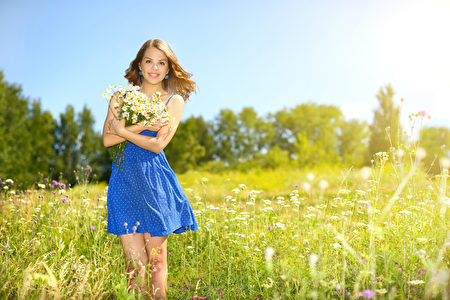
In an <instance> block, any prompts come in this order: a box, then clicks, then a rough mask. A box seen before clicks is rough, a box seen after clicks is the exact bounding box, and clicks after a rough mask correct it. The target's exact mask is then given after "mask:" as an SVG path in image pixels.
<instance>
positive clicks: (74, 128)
mask: <svg viewBox="0 0 450 300" xmlns="http://www.w3.org/2000/svg"><path fill="white" fill-rule="evenodd" d="M79 135H80V127H79V126H78V124H77V122H76V120H75V110H74V108H73V106H72V105H68V106H67V107H66V110H65V112H64V113H61V114H60V115H59V123H58V125H57V126H56V130H55V140H54V144H53V149H54V150H55V153H56V155H57V156H56V157H55V161H54V162H53V171H54V176H55V177H58V176H59V172H61V174H62V176H63V177H64V178H65V179H66V180H68V183H70V184H72V185H73V184H75V182H76V180H75V175H74V173H73V171H74V170H75V169H79V168H80V140H79Z"/></svg>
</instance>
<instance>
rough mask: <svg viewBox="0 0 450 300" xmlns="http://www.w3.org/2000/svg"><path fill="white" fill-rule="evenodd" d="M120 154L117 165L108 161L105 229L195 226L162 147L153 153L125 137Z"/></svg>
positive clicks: (159, 230) (164, 231)
mask: <svg viewBox="0 0 450 300" xmlns="http://www.w3.org/2000/svg"><path fill="white" fill-rule="evenodd" d="M172 96H173V95H172ZM172 96H171V97H170V98H169V100H168V101H167V103H166V105H167V104H168V103H169V101H170V99H171V98H172ZM140 134H141V135H145V136H153V137H154V136H156V134H157V132H156V131H150V130H145V131H143V132H141V133H140ZM124 158H125V159H124V161H123V162H122V163H121V164H120V165H119V167H117V165H116V163H115V162H113V163H112V171H111V178H110V180H109V187H108V195H107V207H108V232H109V233H112V234H116V235H122V234H127V233H133V232H137V233H144V232H149V233H150V235H151V236H166V235H169V234H171V233H176V234H180V233H183V232H185V231H187V230H192V231H195V230H197V229H198V225H197V222H196V220H195V217H194V213H193V211H192V207H191V205H190V203H189V200H188V199H187V197H186V195H185V194H184V192H183V189H182V188H181V185H180V182H179V181H178V179H177V177H176V175H175V173H174V172H173V170H172V168H171V167H170V166H169V163H168V162H167V159H166V156H165V155H164V151H161V152H160V153H159V154H156V153H154V152H151V151H149V150H146V149H143V148H141V147H139V146H137V145H135V144H133V143H131V142H130V141H128V142H127V145H126V146H125V149H124ZM122 164H123V171H122V172H121V169H122Z"/></svg>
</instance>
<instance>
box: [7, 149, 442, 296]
mask: <svg viewBox="0 0 450 300" xmlns="http://www.w3.org/2000/svg"><path fill="white" fill-rule="evenodd" d="M423 155H425V154H423V153H420V151H417V153H415V152H411V153H408V154H404V153H397V154H387V153H379V154H377V156H376V159H375V161H374V162H373V167H372V168H368V167H365V168H362V169H352V168H350V169H343V168H338V167H321V168H315V169H308V170H306V169H305V170H295V169H277V170H249V171H248V172H237V171H228V172H221V173H213V172H200V171H191V172H187V173H185V174H181V175H179V176H178V177H179V179H180V182H181V184H182V186H183V188H184V189H185V192H186V194H187V196H188V198H189V200H190V203H191V205H192V208H193V209H194V212H195V215H196V218H197V222H198V224H199V227H200V229H199V230H198V231H195V232H186V233H183V234H181V235H175V234H172V235H170V236H169V243H168V261H169V277H168V282H169V284H168V285H169V290H168V299H448V298H449V296H448V295H449V292H450V290H449V288H450V285H449V281H450V276H449V266H450V230H449V229H450V228H449V220H450V218H449V216H450V213H449V209H448V208H449V205H450V201H449V193H448V190H447V184H448V170H447V168H448V165H444V166H443V167H444V168H443V171H442V172H441V174H439V175H431V174H427V173H426V172H424V171H423V168H420V167H419V165H420V161H421V158H422V156H423ZM445 163H447V161H446V162H445ZM81 175H87V176H81ZM81 175H80V183H79V184H78V185H76V186H74V187H72V188H71V187H69V186H65V184H64V183H60V182H57V181H56V180H55V179H53V178H47V179H44V178H42V180H41V181H40V182H37V183H36V184H35V186H34V188H33V189H30V190H27V191H24V192H20V191H17V190H15V189H14V185H15V184H16V183H14V182H13V181H12V180H5V181H4V182H3V185H2V192H1V193H2V194H1V202H0V207H1V216H0V246H1V248H0V266H1V267H0V297H1V298H2V299H68V298H73V299H135V298H136V299H138V298H140V296H139V295H135V294H133V293H127V292H126V277H125V259H124V257H123V253H122V248H121V244H120V242H119V239H118V238H117V237H116V236H113V235H111V234H108V233H107V232H106V220H107V203H106V195H107V185H106V183H97V184H95V183H93V182H90V180H89V178H88V177H89V176H88V175H89V174H88V173H86V172H84V173H83V174H81ZM52 180H55V181H53V182H52Z"/></svg>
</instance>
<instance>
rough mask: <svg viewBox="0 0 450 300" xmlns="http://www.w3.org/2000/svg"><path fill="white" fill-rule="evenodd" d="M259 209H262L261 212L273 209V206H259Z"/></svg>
mask: <svg viewBox="0 0 450 300" xmlns="http://www.w3.org/2000/svg"><path fill="white" fill-rule="evenodd" d="M261 210H262V211H263V212H268V211H269V210H271V211H273V208H272V207H270V206H267V207H264V208H261Z"/></svg>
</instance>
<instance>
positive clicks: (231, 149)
mask: <svg viewBox="0 0 450 300" xmlns="http://www.w3.org/2000/svg"><path fill="white" fill-rule="evenodd" d="M394 94H395V92H394V89H393V87H392V86H391V85H390V84H388V85H386V86H384V87H381V88H380V90H379V92H378V94H377V95H376V97H377V99H378V101H379V107H378V108H377V109H376V110H374V117H373V121H372V124H367V122H365V121H360V120H357V119H349V120H348V119H345V117H344V115H343V113H342V111H341V110H340V109H339V107H337V106H333V105H321V104H316V103H313V102H308V103H303V104H299V105H297V106H295V107H292V108H285V109H283V110H280V111H277V112H273V113H270V114H268V115H266V116H258V114H257V112H256V111H255V109H253V108H252V107H245V108H243V109H242V111H241V112H238V113H236V112H233V111H232V110H229V109H222V110H221V111H220V112H219V113H218V115H217V116H216V117H215V118H214V120H204V119H203V118H202V117H190V118H187V119H185V120H183V121H182V122H181V124H180V126H179V128H178V131H177V133H176V135H175V137H174V138H173V140H172V141H171V142H170V144H169V145H168V146H167V147H166V149H165V150H164V152H165V154H166V156H167V159H168V160H169V162H170V164H171V166H172V168H173V169H174V171H175V172H177V173H183V172H186V171H187V170H192V169H199V170H206V171H210V172H221V171H224V170H238V171H243V172H246V171H249V170H254V169H258V168H261V169H277V168H304V167H317V166H340V167H362V166H364V165H371V161H372V157H373V155H374V154H375V153H377V152H389V151H391V150H392V149H402V148H405V147H406V148H407V147H408V141H407V137H408V134H407V133H406V131H405V130H404V129H403V128H402V127H401V125H400V123H399V118H400V107H398V106H397V105H396V104H395V102H394V100H393V96H394ZM0 107H1V108H2V109H1V110H0V178H1V179H6V178H12V179H14V180H15V182H17V183H20V184H21V186H19V187H18V188H28V187H30V186H32V185H33V184H35V183H37V182H39V181H42V179H43V178H44V177H49V178H51V179H59V180H65V181H66V182H68V183H69V184H71V185H74V184H75V183H76V182H77V181H78V176H80V174H78V173H77V172H78V171H79V170H83V169H86V168H88V169H90V168H92V172H93V176H94V180H95V181H108V180H109V174H110V171H111V160H110V158H109V153H108V149H107V148H105V147H104V146H103V143H102V137H101V132H95V131H94V130H93V125H94V122H95V121H96V120H94V118H93V115H92V113H91V111H90V110H89V108H87V107H84V108H83V110H82V111H81V112H75V110H74V108H73V106H71V105H69V106H67V107H66V110H65V111H64V112H63V113H61V114H60V115H59V116H57V117H54V116H52V115H51V113H50V112H49V111H42V109H41V102H40V100H30V99H28V98H27V97H25V96H23V95H22V90H21V87H20V86H19V85H17V84H10V83H8V82H6V81H5V80H4V76H3V73H2V72H0ZM105 109H106V106H105ZM424 117H425V114H424V113H417V114H415V115H411V116H410V120H411V122H413V123H414V121H415V120H416V119H417V118H424ZM97 122H103V120H97ZM413 126H415V125H413ZM419 129H420V132H419V134H418V138H416V139H413V140H414V143H416V144H415V146H420V147H422V148H424V149H425V150H426V152H427V156H426V158H425V160H426V164H425V166H426V168H427V169H426V170H425V171H427V172H430V173H433V174H435V173H439V172H440V166H439V159H440V158H441V157H449V156H450V155H449V154H450V153H449V150H448V147H447V145H449V144H450V130H449V128H444V127H439V128H437V127H421V128H419ZM77 170H78V171H77Z"/></svg>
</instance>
